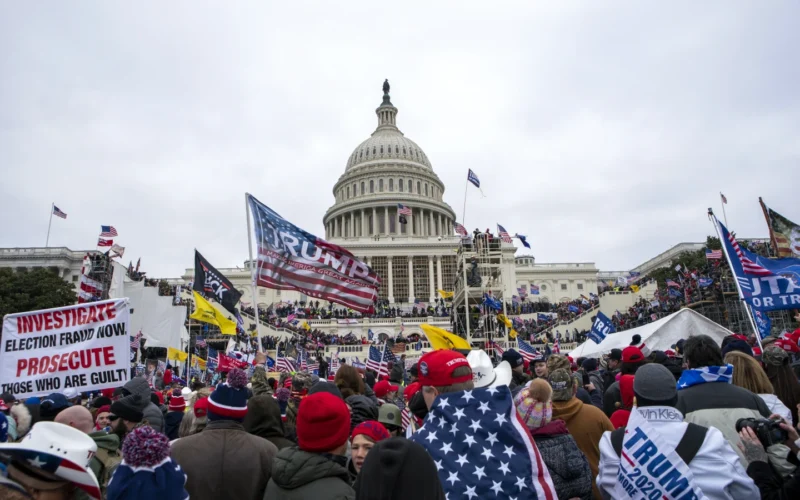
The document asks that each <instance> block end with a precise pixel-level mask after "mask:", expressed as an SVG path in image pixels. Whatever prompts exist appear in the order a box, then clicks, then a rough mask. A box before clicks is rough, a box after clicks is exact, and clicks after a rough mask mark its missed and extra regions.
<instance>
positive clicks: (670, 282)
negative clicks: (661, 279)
mask: <svg viewBox="0 0 800 500" xmlns="http://www.w3.org/2000/svg"><path fill="white" fill-rule="evenodd" d="M667 286H668V287H670V286H671V287H673V288H680V287H681V285H680V284H679V283H678V282H677V281H674V280H667Z"/></svg>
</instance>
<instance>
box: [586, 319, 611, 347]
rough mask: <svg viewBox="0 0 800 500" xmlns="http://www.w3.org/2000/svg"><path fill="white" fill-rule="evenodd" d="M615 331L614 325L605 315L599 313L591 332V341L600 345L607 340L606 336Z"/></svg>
mask: <svg viewBox="0 0 800 500" xmlns="http://www.w3.org/2000/svg"><path fill="white" fill-rule="evenodd" d="M615 331H617V330H616V329H615V328H614V323H612V322H611V320H610V319H608V317H607V316H606V315H605V314H603V313H601V312H598V313H597V316H595V318H594V323H593V324H592V330H591V331H590V332H589V340H591V341H592V342H594V343H595V344H599V343H600V342H602V341H603V339H605V338H606V335H608V334H609V333H614V332H615Z"/></svg>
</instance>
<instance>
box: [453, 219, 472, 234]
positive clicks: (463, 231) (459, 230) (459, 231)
mask: <svg viewBox="0 0 800 500" xmlns="http://www.w3.org/2000/svg"><path fill="white" fill-rule="evenodd" d="M453 229H455V230H456V234H460V235H461V236H469V233H467V228H465V227H464V226H462V225H461V224H459V223H458V222H454V223H453Z"/></svg>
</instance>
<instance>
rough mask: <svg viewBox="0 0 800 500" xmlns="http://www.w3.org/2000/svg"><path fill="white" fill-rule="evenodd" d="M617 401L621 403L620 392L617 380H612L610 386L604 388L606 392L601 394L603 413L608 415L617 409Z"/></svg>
mask: <svg viewBox="0 0 800 500" xmlns="http://www.w3.org/2000/svg"><path fill="white" fill-rule="evenodd" d="M617 403H620V404H621V403H622V392H620V389H619V382H617V381H614V383H612V384H611V386H610V387H609V388H608V389H606V393H605V394H603V413H605V414H606V416H607V417H610V416H611V415H613V414H614V412H615V411H617V408H618V406H617Z"/></svg>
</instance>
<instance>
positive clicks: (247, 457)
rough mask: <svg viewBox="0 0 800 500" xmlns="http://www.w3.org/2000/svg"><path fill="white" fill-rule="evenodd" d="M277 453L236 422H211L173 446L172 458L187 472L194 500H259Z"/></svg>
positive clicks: (189, 487) (268, 443)
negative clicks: (222, 499)
mask: <svg viewBox="0 0 800 500" xmlns="http://www.w3.org/2000/svg"><path fill="white" fill-rule="evenodd" d="M277 453H278V449H277V448H276V447H275V445H274V444H272V443H270V442H269V441H267V440H266V439H264V438H260V437H258V436H253V435H252V434H248V433H247V432H245V430H244V427H242V424H240V423H239V422H236V421H234V420H211V421H209V422H208V425H207V426H206V428H205V429H204V430H203V432H201V433H199V434H194V435H192V436H186V437H184V438H181V439H179V440H177V441H175V442H174V443H173V444H172V458H174V459H175V461H176V462H178V464H179V465H180V466H181V468H182V469H183V470H184V472H186V475H187V476H188V480H187V481H186V491H188V492H189V495H190V497H191V498H192V500H218V499H221V498H236V499H240V500H248V499H249V500H260V499H261V497H262V495H263V494H264V489H265V488H266V487H267V482H268V481H269V479H270V476H271V475H272V461H273V459H274V458H275V455H276V454H277Z"/></svg>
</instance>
